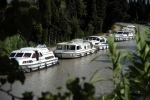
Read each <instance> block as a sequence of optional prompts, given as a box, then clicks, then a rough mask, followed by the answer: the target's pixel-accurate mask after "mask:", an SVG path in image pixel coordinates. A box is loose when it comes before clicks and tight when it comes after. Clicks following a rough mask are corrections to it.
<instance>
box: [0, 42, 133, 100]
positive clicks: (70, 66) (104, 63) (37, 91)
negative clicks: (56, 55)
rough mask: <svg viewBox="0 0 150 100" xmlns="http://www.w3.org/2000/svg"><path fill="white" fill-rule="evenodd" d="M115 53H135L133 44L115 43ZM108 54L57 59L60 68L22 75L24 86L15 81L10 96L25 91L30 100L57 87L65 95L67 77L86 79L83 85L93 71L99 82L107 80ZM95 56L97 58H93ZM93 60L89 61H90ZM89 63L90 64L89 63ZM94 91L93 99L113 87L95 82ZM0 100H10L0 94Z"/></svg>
mask: <svg viewBox="0 0 150 100" xmlns="http://www.w3.org/2000/svg"><path fill="white" fill-rule="evenodd" d="M117 43H118V45H119V48H118V49H119V50H122V49H130V50H135V42H134V40H131V41H124V42H117ZM123 53H126V52H123ZM108 54H109V50H101V51H98V52H97V53H94V54H92V55H88V56H85V57H82V58H77V59H59V62H60V65H58V66H54V67H50V68H48V69H43V70H40V71H36V72H32V73H26V74H25V76H26V80H25V83H24V85H22V84H21V83H20V82H18V81H16V82H15V83H14V84H13V86H12V92H11V93H12V94H14V95H16V96H19V97H22V93H24V92H25V91H29V92H30V91H33V95H34V100H36V99H37V98H38V97H40V96H41V92H46V91H50V92H52V93H54V94H55V93H57V92H58V90H57V89H56V88H57V87H60V86H61V87H62V92H64V91H66V85H65V84H66V81H67V79H68V78H69V77H79V78H82V77H86V81H89V80H90V78H91V77H92V75H93V74H94V72H95V71H96V70H98V69H99V70H100V77H101V78H109V77H111V76H112V71H111V70H109V69H106V67H110V66H111V61H110V60H109V58H108V57H107V56H106V55H108ZM97 56H98V57H97ZM95 57H97V59H95V60H94V61H92V59H94V58H95ZM91 61H92V62H91ZM94 85H95V87H96V93H95V95H96V96H99V95H101V94H102V93H105V92H111V91H112V90H113V84H112V83H111V82H108V81H107V82H98V83H95V84H94ZM9 87H10V84H5V86H3V87H2V88H3V89H6V90H7V89H9ZM0 100H11V98H10V97H9V96H8V95H7V94H5V93H3V92H0Z"/></svg>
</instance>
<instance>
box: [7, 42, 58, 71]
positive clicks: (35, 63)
mask: <svg viewBox="0 0 150 100" xmlns="http://www.w3.org/2000/svg"><path fill="white" fill-rule="evenodd" d="M9 58H10V59H12V58H14V59H16V60H17V61H18V64H19V66H20V69H21V71H23V72H31V71H33V70H39V69H41V68H47V67H49V66H53V65H56V64H58V58H57V57H55V56H54V53H53V52H52V51H50V50H49V49H48V48H47V47H46V45H38V46H37V47H24V48H21V49H19V50H14V51H12V52H11V54H10V56H9Z"/></svg>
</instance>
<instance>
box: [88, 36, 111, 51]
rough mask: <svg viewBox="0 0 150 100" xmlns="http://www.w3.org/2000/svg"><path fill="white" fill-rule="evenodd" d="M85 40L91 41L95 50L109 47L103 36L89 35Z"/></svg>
mask: <svg viewBox="0 0 150 100" xmlns="http://www.w3.org/2000/svg"><path fill="white" fill-rule="evenodd" d="M87 40H88V41H89V42H91V43H92V44H93V45H94V47H95V48H96V49H97V50H104V49H108V48H109V46H108V43H107V39H106V38H105V37H103V36H89V37H88V38H87Z"/></svg>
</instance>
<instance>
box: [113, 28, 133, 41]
mask: <svg viewBox="0 0 150 100" xmlns="http://www.w3.org/2000/svg"><path fill="white" fill-rule="evenodd" d="M133 38H134V33H133V32H131V31H125V30H124V31H117V32H116V33H115V41H124V40H130V39H133Z"/></svg>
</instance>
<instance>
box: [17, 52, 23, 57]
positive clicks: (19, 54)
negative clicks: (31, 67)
mask: <svg viewBox="0 0 150 100" xmlns="http://www.w3.org/2000/svg"><path fill="white" fill-rule="evenodd" d="M22 55H23V53H17V55H16V56H15V57H22Z"/></svg>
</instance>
